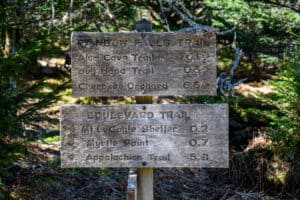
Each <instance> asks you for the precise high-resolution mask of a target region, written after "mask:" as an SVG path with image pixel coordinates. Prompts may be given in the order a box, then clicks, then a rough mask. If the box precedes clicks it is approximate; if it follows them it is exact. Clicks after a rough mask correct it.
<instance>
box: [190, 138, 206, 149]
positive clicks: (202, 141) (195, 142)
mask: <svg viewBox="0 0 300 200" xmlns="http://www.w3.org/2000/svg"><path fill="white" fill-rule="evenodd" d="M207 142H208V138H206V137H203V138H198V139H195V138H192V139H190V140H189V145H190V146H191V147H203V146H205V145H206V143H207Z"/></svg>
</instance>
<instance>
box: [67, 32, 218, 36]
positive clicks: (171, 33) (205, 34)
mask: <svg viewBox="0 0 300 200" xmlns="http://www.w3.org/2000/svg"><path fill="white" fill-rule="evenodd" d="M120 34H122V35H199V36H200V35H201V36H202V35H203V36H215V35H216V32H214V31H212V32H175V31H171V32H82V31H79V32H77V31H75V32H72V34H71V38H73V37H77V36H90V35H120Z"/></svg>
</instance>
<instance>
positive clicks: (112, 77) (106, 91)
mask: <svg viewBox="0 0 300 200" xmlns="http://www.w3.org/2000/svg"><path fill="white" fill-rule="evenodd" d="M71 49H72V54H71V57H72V87H73V95H74V96H164V95H216V85H215V81H216V36H215V34H212V33H201V34H195V33H182V32H167V33H166V32H164V33H153V32H151V33H150V32H149V33H138V32H129V33H99V32H97V33H96V32H95V33H93V32H92V33H90V32H89V33H87V32H74V33H73V34H72V39H71Z"/></svg>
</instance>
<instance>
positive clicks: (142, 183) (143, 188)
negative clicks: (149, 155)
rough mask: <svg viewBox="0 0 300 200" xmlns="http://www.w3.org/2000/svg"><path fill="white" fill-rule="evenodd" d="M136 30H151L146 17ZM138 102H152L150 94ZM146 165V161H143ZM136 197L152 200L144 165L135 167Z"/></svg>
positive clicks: (150, 178) (150, 174)
mask: <svg viewBox="0 0 300 200" xmlns="http://www.w3.org/2000/svg"><path fill="white" fill-rule="evenodd" d="M136 30H137V31H138V32H151V31H152V24H151V22H149V21H148V20H146V19H141V20H140V21H138V22H137V24H136ZM136 103H138V104H151V103H153V97H152V96H140V97H136ZM145 164H146V165H147V163H145ZM136 190H137V199H136V200H153V168H150V167H145V168H138V169H137V188H136Z"/></svg>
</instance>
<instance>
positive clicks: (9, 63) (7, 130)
mask: <svg viewBox="0 0 300 200" xmlns="http://www.w3.org/2000/svg"><path fill="white" fill-rule="evenodd" d="M141 18H147V19H148V20H150V21H151V22H152V23H153V31H154V32H165V31H168V30H170V31H180V30H182V29H184V28H194V29H193V31H196V32H197V31H198V29H199V27H201V26H200V25H208V26H214V27H215V28H218V29H219V32H218V35H217V67H218V74H220V73H222V72H226V73H227V74H229V70H230V67H231V64H232V62H233V61H234V60H235V49H236V47H237V46H238V47H239V48H240V49H241V50H242V51H243V55H242V57H241V59H240V63H239V64H238V67H237V68H236V70H235V74H234V77H233V80H232V82H237V81H238V80H241V79H244V78H247V80H246V81H244V82H243V83H241V84H239V85H238V86H236V87H235V90H236V93H235V96H234V97H224V96H222V95H220V96H218V97H210V96H204V97H203V96H184V97H183V96H170V97H159V98H158V97H157V98H155V102H157V103H164V102H168V103H207V102H208V103H218V102H227V103H229V106H230V115H229V116H230V168H229V169H158V170H156V172H155V199H230V198H233V199H234V198H235V199H251V198H252V199H297V198H298V199H300V128H299V127H300V119H299V114H300V2H299V1H297V0H248V1H246V0H219V1H209V0H201V1H199V0H197V1H194V0H189V1H184V0H177V1H175V0H174V1H172V0H158V1H157V0H148V1H146V0H145V1H144V0H140V1H136V0H127V1H123V0H110V1H108V0H107V1H106V0H87V1H83V0H75V1H74V0H2V1H1V2H0V199H68V198H69V199H80V198H81V199H82V198H83V199H95V198H98V199H123V198H125V196H124V195H125V191H126V184H127V182H126V176H127V174H128V170H127V169H122V170H121V169H65V170H62V169H60V158H59V107H60V106H61V105H63V104H66V103H81V104H91V103H103V104H125V103H127V104H130V103H135V98H134V97H119V98H104V97H102V98H100V97H80V98H73V97H72V95H71V82H70V70H71V63H70V36H71V33H72V32H73V31H96V32H97V31H98V32H122V31H135V24H136V22H137V21H138V20H139V19H141Z"/></svg>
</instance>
